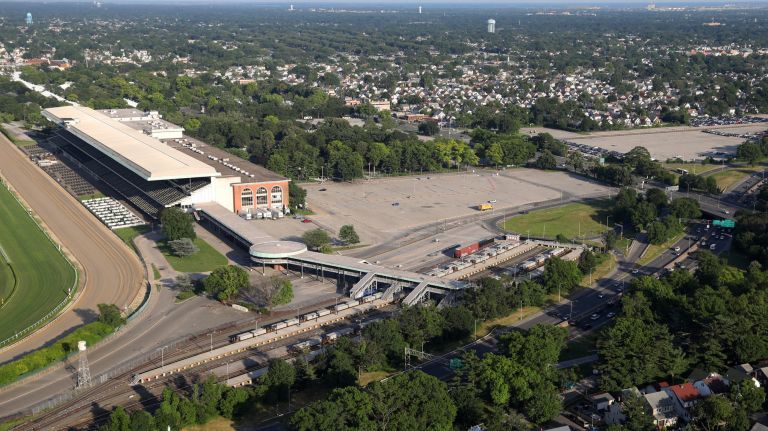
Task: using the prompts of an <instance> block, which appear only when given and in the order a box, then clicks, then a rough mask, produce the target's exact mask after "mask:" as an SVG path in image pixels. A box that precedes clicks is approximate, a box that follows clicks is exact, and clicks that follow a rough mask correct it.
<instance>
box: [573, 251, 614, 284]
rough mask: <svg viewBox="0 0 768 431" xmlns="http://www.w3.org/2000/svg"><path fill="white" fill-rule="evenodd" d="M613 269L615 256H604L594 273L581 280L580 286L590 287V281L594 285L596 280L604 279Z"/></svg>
mask: <svg viewBox="0 0 768 431" xmlns="http://www.w3.org/2000/svg"><path fill="white" fill-rule="evenodd" d="M615 267H616V256H614V255H613V254H609V255H607V256H605V257H604V258H603V261H602V262H600V264H598V265H597V268H595V271H594V272H593V273H592V274H591V275H586V276H584V277H583V278H582V280H581V285H582V286H591V284H590V281H592V283H594V282H596V281H597V280H600V279H601V278H604V277H605V276H606V275H608V274H609V273H610V272H611V271H613V268H615Z"/></svg>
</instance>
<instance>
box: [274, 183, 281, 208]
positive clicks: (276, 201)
mask: <svg viewBox="0 0 768 431" xmlns="http://www.w3.org/2000/svg"><path fill="white" fill-rule="evenodd" d="M272 203H273V204H281V203H283V189H282V188H281V187H280V186H274V187H272Z"/></svg>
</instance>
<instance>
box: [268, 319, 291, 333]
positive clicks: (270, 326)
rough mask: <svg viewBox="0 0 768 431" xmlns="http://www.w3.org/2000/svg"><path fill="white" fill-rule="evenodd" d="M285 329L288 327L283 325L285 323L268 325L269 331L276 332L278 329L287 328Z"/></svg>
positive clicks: (285, 324)
mask: <svg viewBox="0 0 768 431" xmlns="http://www.w3.org/2000/svg"><path fill="white" fill-rule="evenodd" d="M287 327H288V324H287V323H285V321H283V322H277V323H273V324H271V325H269V329H270V330H271V331H277V330H278V329H283V328H287Z"/></svg>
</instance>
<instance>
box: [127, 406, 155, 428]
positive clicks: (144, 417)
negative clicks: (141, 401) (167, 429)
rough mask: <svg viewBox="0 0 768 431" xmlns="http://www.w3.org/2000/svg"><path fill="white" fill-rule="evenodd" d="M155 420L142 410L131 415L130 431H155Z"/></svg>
mask: <svg viewBox="0 0 768 431" xmlns="http://www.w3.org/2000/svg"><path fill="white" fill-rule="evenodd" d="M155 430H157V427H156V426H155V418H153V417H152V415H151V414H149V413H147V412H145V411H144V410H136V411H134V412H133V413H131V431H155Z"/></svg>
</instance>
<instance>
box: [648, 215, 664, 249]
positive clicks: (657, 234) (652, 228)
mask: <svg viewBox="0 0 768 431" xmlns="http://www.w3.org/2000/svg"><path fill="white" fill-rule="evenodd" d="M667 238H669V234H668V232H667V226H666V225H665V224H664V223H662V222H660V221H654V222H652V223H651V224H650V225H648V242H649V243H651V244H663V243H664V241H666V240H667Z"/></svg>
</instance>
